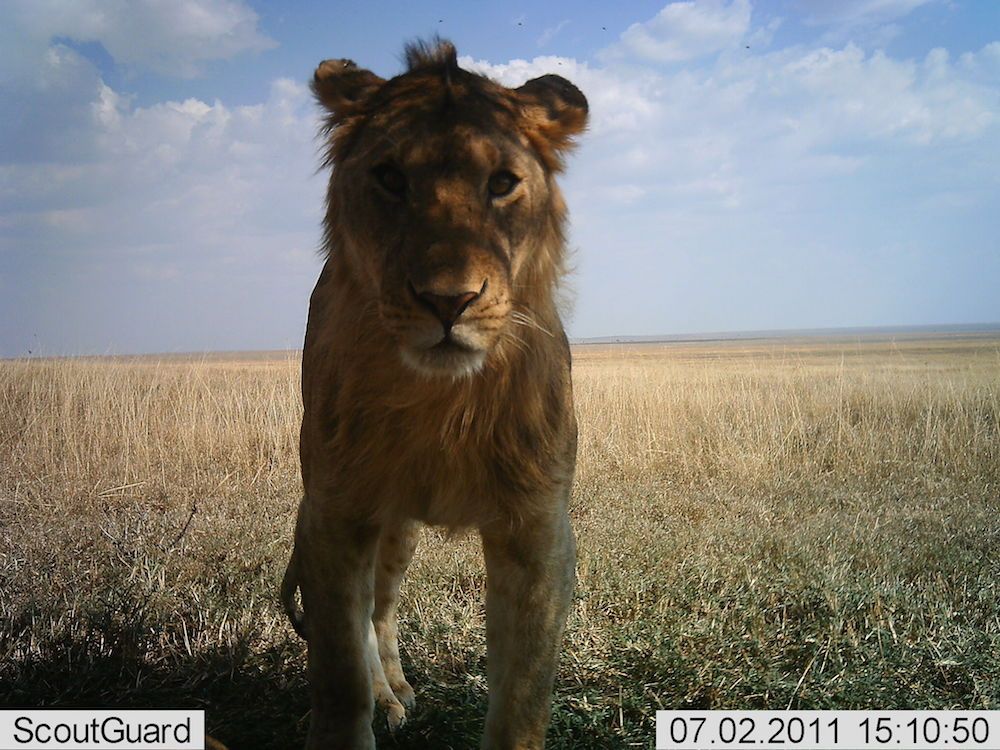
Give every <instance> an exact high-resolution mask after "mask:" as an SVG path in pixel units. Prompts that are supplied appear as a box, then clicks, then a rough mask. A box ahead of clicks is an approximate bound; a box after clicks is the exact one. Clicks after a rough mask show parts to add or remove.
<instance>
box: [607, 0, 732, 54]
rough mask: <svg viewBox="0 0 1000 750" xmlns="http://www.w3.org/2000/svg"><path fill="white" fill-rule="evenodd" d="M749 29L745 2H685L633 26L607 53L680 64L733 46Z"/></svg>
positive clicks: (671, 6)
mask: <svg viewBox="0 0 1000 750" xmlns="http://www.w3.org/2000/svg"><path fill="white" fill-rule="evenodd" d="M749 28H750V2H749V0H731V2H729V3H728V4H727V3H725V2H723V1H722V0H686V1H685V2H674V3H669V4H668V5H666V6H664V8H663V9H662V10H661V11H660V12H659V13H657V14H656V15H655V16H654V17H653V18H651V19H650V20H648V21H646V22H644V23H634V24H632V25H631V26H629V27H628V29H626V30H625V33H623V34H622V35H621V40H620V41H619V44H618V45H617V46H616V47H614V48H612V50H611V51H610V52H609V54H611V55H612V56H614V55H618V56H620V55H624V54H629V55H634V56H636V57H638V58H640V59H642V60H650V61H653V62H680V61H684V60H693V59H696V58H700V57H704V56H706V55H711V54H713V53H715V52H719V51H720V50H723V49H727V48H730V47H733V46H735V45H736V44H738V43H739V41H740V40H741V39H742V38H743V37H744V35H745V34H746V33H747V30H748V29H749Z"/></svg>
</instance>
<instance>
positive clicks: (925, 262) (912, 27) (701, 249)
mask: <svg viewBox="0 0 1000 750" xmlns="http://www.w3.org/2000/svg"><path fill="white" fill-rule="evenodd" d="M434 33H437V34H440V35H442V36H445V37H448V38H450V39H452V40H453V41H454V42H455V43H456V45H457V46H458V49H459V54H460V56H461V58H462V64H463V65H466V66H467V67H472V68H474V69H477V70H479V71H481V72H484V73H487V74H489V75H491V76H493V77H496V78H497V79H499V80H501V81H502V82H504V83H507V84H509V85H519V84H520V83H522V82H523V81H524V80H527V79H528V78H531V77H534V76H537V75H541V74H543V73H547V72H558V73H560V74H562V75H565V76H566V77H568V78H570V79H571V80H573V81H574V82H575V83H577V84H578V85H579V86H580V87H581V88H582V89H583V91H584V92H585V93H586V94H587V96H588V98H589V99H590V102H591V113H592V122H591V127H590V130H589V131H588V133H587V134H586V135H585V136H584V137H583V138H582V140H581V143H580V148H579V150H578V151H577V153H576V154H575V155H574V156H573V158H572V159H571V162H570V168H569V173H568V174H567V176H566V178H565V180H564V189H565V192H566V194H567V198H568V201H569V204H570V209H571V212H572V229H571V235H570V237H571V246H572V248H573V251H574V256H573V261H574V267H575V270H574V272H573V274H572V276H571V278H570V280H569V284H568V288H569V290H570V291H571V296H572V298H573V300H574V303H573V305H572V310H571V312H570V313H569V315H568V328H569V331H570V335H571V336H574V337H590V336H609V335H655V334H676V333H694V332H708V331H737V330H754V329H777V328H815V327H840V326H866V325H873V326H874V325H921V324H937V323H942V324H956V323H983V322H997V321H1000V291H998V290H1000V241H998V237H1000V218H998V208H997V207H998V206H1000V3H994V2H978V1H972V0H968V1H965V2H963V1H961V0H810V2H791V1H790V0H788V1H781V0H776V1H774V2H765V1H764V0H757V1H756V2H753V1H752V0H695V1H693V2H676V3H664V2H662V0H661V2H632V3H627V4H624V3H622V4H614V3H599V4H598V3H592V4H582V3H579V2H572V3H569V2H550V3H530V4H523V5H518V4H516V3H515V4H513V5H511V4H509V3H468V2H446V3H437V4H430V3H425V4H418V3H402V2H400V3H388V2H373V3H365V4H362V3H349V4H348V3H337V2H326V3H318V2H317V3H313V2H309V3H278V2H243V1H241V0H183V1H179V2H170V3H161V2H142V1H138V2H124V1H122V2H114V1H113V0H77V1H75V2H71V3H70V2H56V1H54V0H49V1H42V0H25V1H24V2H17V1H14V2H6V3H4V4H3V5H2V6H0V100H2V101H3V102H4V117H3V118H0V356H20V355H24V354H27V353H28V352H29V351H31V352H33V353H36V354H38V353H40V354H83V353H112V352H122V353H125V352H169V351H198V350H227V349H264V348H297V347H299V346H300V345H301V339H302V333H303V329H304V322H305V311H306V304H307V299H308V295H309V291H310V289H311V287H312V285H313V283H314V281H315V278H316V276H317V275H318V272H319V265H320V262H319V258H318V256H317V254H316V248H317V245H318V238H319V221H320V216H321V207H322V194H323V182H324V181H323V176H322V175H318V174H316V171H315V169H316V163H317V158H316V156H317V142H316V140H315V130H316V118H317V114H318V113H317V110H316V108H315V106H314V105H313V104H312V102H311V101H310V98H309V95H308V90H307V88H306V82H307V81H308V80H309V77H310V75H311V73H312V70H313V69H314V67H315V65H316V63H317V62H319V61H320V60H321V59H324V58H328V57H350V58H353V59H355V60H356V61H357V62H358V63H359V64H361V65H363V66H365V67H369V68H371V69H373V70H374V71H375V72H377V73H379V74H381V75H384V76H388V75H392V74H394V73H396V72H399V71H400V68H401V62H400V57H401V51H402V45H403V43H404V42H405V41H407V40H410V39H413V38H415V37H419V36H424V37H426V36H428V35H430V34H434Z"/></svg>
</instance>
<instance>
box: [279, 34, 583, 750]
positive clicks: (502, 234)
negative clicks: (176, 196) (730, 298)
mask: <svg viewBox="0 0 1000 750" xmlns="http://www.w3.org/2000/svg"><path fill="white" fill-rule="evenodd" d="M406 62H407V70H406V71H405V72H404V73H402V74H401V75H397V76H396V77H394V78H391V79H389V80H384V79H382V78H380V77H379V76H377V75H375V74H374V73H372V72H370V71H368V70H364V69H362V68H359V67H357V66H356V65H355V64H354V63H353V62H352V61H350V60H326V61H324V62H322V63H321V64H320V65H319V67H318V68H317V69H316V72H315V76H314V80H313V83H312V89H313V92H314V94H315V96H316V99H317V100H318V102H319V104H320V105H321V106H322V107H323V108H325V110H326V113H327V114H326V119H325V124H324V128H323V130H322V132H321V135H322V137H323V138H324V142H325V144H326V149H327V150H326V159H325V162H324V164H325V166H327V167H331V168H332V171H331V176H330V180H329V187H328V190H327V196H326V214H325V218H324V229H325V232H324V239H323V248H324V251H325V256H326V261H325V265H324V267H323V270H322V273H321V275H320V277H319V281H318V282H317V284H316V287H315V289H314V291H313V293H312V297H311V299H310V303H309V317H308V324H307V328H306V336H305V346H304V351H303V358H302V395H303V404H304V414H303V418H302V431H301V439H300V457H301V467H302V481H303V486H304V496H303V499H302V501H301V504H300V506H299V511H298V517H297V522H296V528H295V542H294V546H293V550H292V555H291V560H290V562H289V564H288V569H287V571H286V573H285V578H284V581H283V583H282V599H283V603H284V606H285V609H286V611H287V612H288V614H289V617H290V618H291V620H292V623H293V625H294V626H295V628H296V630H297V631H298V632H299V633H300V634H301V635H302V636H303V637H304V638H305V639H306V641H307V645H308V649H307V650H308V679H309V683H310V695H311V704H312V711H311V719H310V727H309V733H308V741H307V747H308V748H352V749H354V748H374V747H375V736H374V733H373V731H372V712H373V707H374V704H375V703H376V702H377V703H378V704H379V705H380V706H381V707H382V708H383V709H384V710H385V712H386V714H387V717H388V722H389V726H390V728H395V727H398V726H399V725H400V724H402V723H403V722H404V720H405V718H406V711H407V709H410V708H412V707H413V706H414V691H413V688H412V687H411V686H410V684H409V682H408V681H407V679H406V677H405V675H404V674H403V669H402V665H401V664H400V655H399V645H398V641H397V623H396V611H397V606H398V599H399V588H400V582H401V580H402V577H403V574H404V573H405V571H406V568H407V566H408V565H409V563H410V560H411V558H412V557H413V554H414V551H415V548H416V546H417V537H418V533H419V529H420V527H421V525H422V524H432V525H436V526H441V527H445V528H447V529H450V530H456V531H465V530H473V529H475V530H478V533H479V534H480V536H481V539H482V544H483V551H484V557H485V562H486V572H487V592H486V637H487V648H488V659H487V670H486V671H487V683H488V687H489V704H488V708H487V714H486V726H485V732H484V735H483V741H482V747H484V748H489V749H490V750H500V749H501V748H541V747H543V746H544V743H545V734H546V729H547V726H548V723H549V714H550V704H551V693H552V687H553V681H554V676H555V669H556V661H557V655H558V651H559V644H560V640H561V638H562V632H563V628H564V626H565V622H566V618H567V614H568V612H569V608H570V605H571V601H572V592H573V588H574V582H575V575H574V565H575V542H574V537H573V532H572V530H571V528H570V522H569V514H568V511H567V504H568V499H569V493H570V487H571V484H572V480H573V473H574V467H575V463H576V441H577V428H576V418H575V416H574V411H573V393H572V384H571V380H570V349H569V343H568V341H567V338H566V334H565V333H564V330H563V326H562V323H561V321H560V316H559V312H558V309H557V294H556V293H557V288H558V283H559V281H560V279H561V277H562V275H563V273H564V256H565V237H564V230H565V224H566V215H567V211H566V206H565V203H564V201H563V198H562V195H561V193H560V191H559V188H558V186H557V185H556V182H555V177H556V175H557V174H558V173H559V172H560V171H562V169H563V158H564V155H565V154H566V153H567V151H568V150H569V149H570V148H571V147H572V145H573V142H574V137H575V136H577V135H578V134H579V133H581V132H582V131H583V130H584V128H585V126H586V122H587V100H586V98H585V97H584V95H583V94H582V93H581V92H580V91H579V89H577V88H576V87H575V86H574V85H573V84H571V83H570V82H569V81H567V80H565V79H564V78H561V77H560V76H556V75H545V76H542V77H540V78H535V79H534V80H531V81H528V82H527V83H525V84H524V85H523V86H521V87H519V88H514V89H511V88H507V87H504V86H502V85H500V84H499V83H496V82H494V81H492V80H490V79H488V78H486V77H484V76H482V75H478V74H476V73H473V72H470V71H468V70H464V69H463V68H461V67H459V64H458V60H457V56H456V52H455V48H454V46H453V45H452V44H451V43H449V42H445V41H441V40H437V41H435V42H433V43H429V44H428V43H422V42H421V43H416V44H411V45H409V46H407V48H406ZM296 591H298V593H299V594H300V596H301V609H300V608H299V607H298V605H297V603H296Z"/></svg>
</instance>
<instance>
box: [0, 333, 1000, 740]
mask: <svg viewBox="0 0 1000 750" xmlns="http://www.w3.org/2000/svg"><path fill="white" fill-rule="evenodd" d="M574 372H575V386H576V399H577V411H578V415H579V420H580V430H581V432H580V459H579V469H578V475H577V483H576V488H575V492H574V495H573V505H572V514H573V518H574V526H575V529H576V533H577V538H578V542H579V562H578V568H577V570H578V581H579V583H578V587H577V595H576V603H575V607H574V609H573V612H572V615H571V617H570V622H569V626H568V631H567V635H566V639H565V644H564V649H563V657H562V661H561V669H560V673H559V678H558V685H557V692H556V700H555V711H554V716H553V724H552V729H551V732H550V743H549V744H550V747H552V748H564V749H568V748H594V749H597V748H618V747H645V748H649V747H652V743H653V731H652V716H653V711H654V710H655V709H657V708H682V707H698V708H709V707H712V708H785V707H793V708H796V707H797V708H947V707H958V708H993V709H996V708H1000V340H998V339H997V338H995V337H989V336H985V335H984V336H979V337H974V336H970V337H964V338H963V337H954V336H952V337H940V338H936V339H934V338H927V339H897V340H896V341H895V342H893V341H888V340H885V341H879V340H871V339H858V340H850V341H847V340H842V341H823V342H821V341H806V340H800V341H794V340H785V341H762V342H746V341H743V342H721V343H713V344H671V345H641V346H640V345H635V346H587V347H579V348H577V350H576V352H575V370H574ZM297 379H298V360H297V359H296V358H295V357H294V356H292V355H274V356H268V357H264V356H260V357H229V358H227V357H222V356H213V357H205V358H166V359H160V360H156V359H153V358H137V359H100V360H98V359H94V360H86V359H77V360H42V361H37V360H36V361H5V362H0V530H2V537H0V706H91V707H93V706H129V707H147V706H148V707H155V706H159V707H200V708H205V709H207V711H208V714H207V717H208V725H209V728H210V730H211V731H212V733H213V734H215V735H216V736H218V737H219V738H220V739H222V740H223V741H225V742H226V743H227V744H228V745H229V746H230V747H231V748H232V749H233V750H250V749H252V748H291V747H296V746H299V745H300V743H301V741H302V740H303V738H304V733H305V729H306V726H307V718H308V717H307V712H308V694H307V686H306V682H305V659H304V645H303V643H302V642H301V641H300V640H299V639H298V638H297V637H296V636H295V635H294V633H293V632H292V630H291V628H290V627H289V626H288V625H287V624H286V622H285V619H284V616H283V614H282V613H281V609H280V606H279V604H278V600H277V593H276V589H277V584H278V581H279V579H280V576H281V573H282V571H283V569H284V564H285V561H286V559H287V555H288V552H289V547H290V540H291V532H292V523H293V518H294V514H295V509H296V506H297V503H298V500H299V494H300V484H299V477H298V465H297V456H296V444H297V431H298V420H299V416H300V402H299V395H298V381H297ZM483 587H484V572H483V566H482V562H481V558H480V555H479V551H478V543H477V540H476V538H475V537H474V536H467V537H464V538H459V539H448V538H446V537H445V536H444V535H442V534H440V533H439V532H437V531H434V530H427V531H426V532H425V533H424V537H423V540H422V543H421V549H420V550H419V551H418V554H417V558H416V559H415V561H414V564H413V566H412V568H411V571H410V574H409V578H408V580H407V582H406V583H405V584H404V591H403V600H404V601H403V609H402V627H401V630H402V650H403V654H404V656H403V658H404V665H405V666H406V667H407V671H408V674H409V677H410V681H411V682H412V683H413V684H414V686H415V688H416V690H417V701H418V706H417V709H416V710H415V711H414V712H411V715H410V721H409V723H408V724H407V725H406V726H405V727H404V728H403V729H402V730H401V731H400V732H399V733H398V734H397V735H396V736H395V737H391V736H390V735H389V734H388V732H387V731H386V730H385V729H384V721H383V718H382V717H381V716H377V717H376V725H377V728H378V732H379V736H380V743H381V745H382V746H385V747H397V748H425V747H433V748H449V747H450V748H471V747H475V746H477V744H478V740H477V737H478V733H479V731H480V729H481V726H482V721H483V717H484V714H485V702H486V682H485V676H484V675H485V653H486V652H485V635H484V621H483V605H482V595H483Z"/></svg>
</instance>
